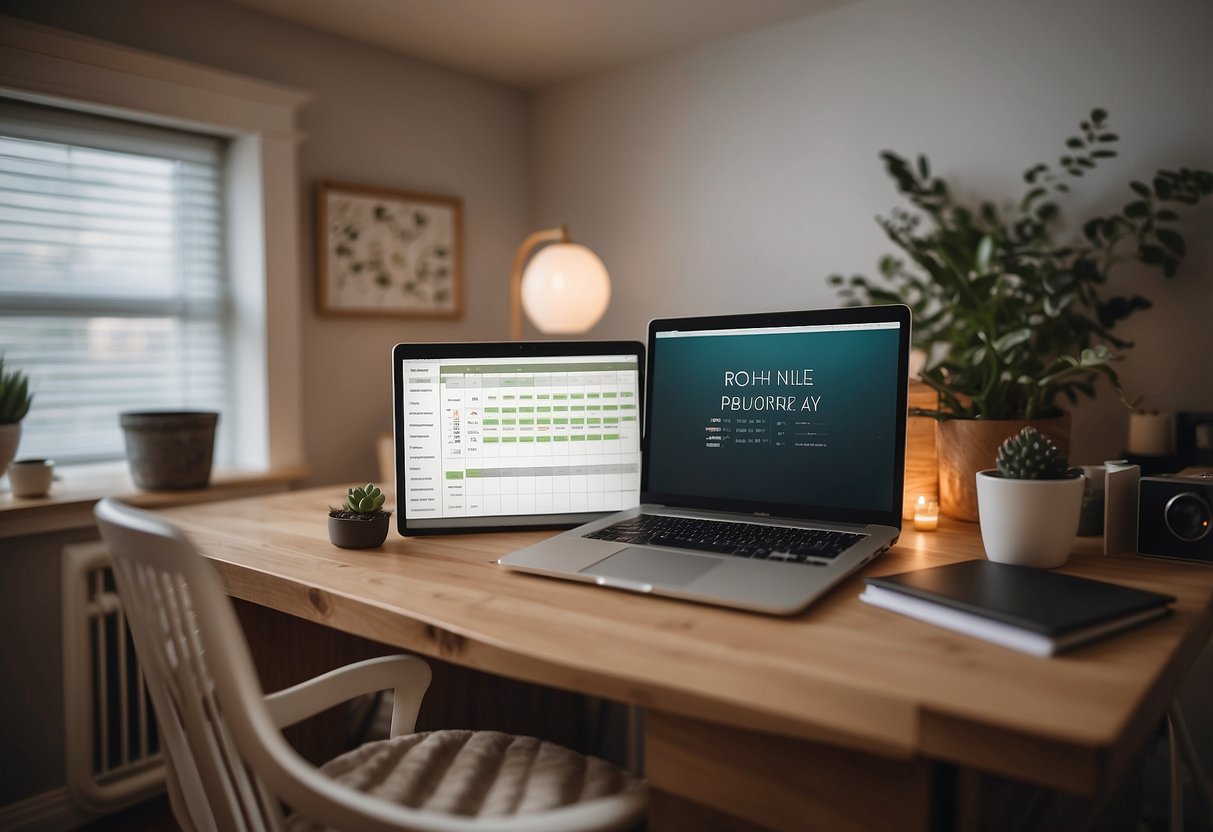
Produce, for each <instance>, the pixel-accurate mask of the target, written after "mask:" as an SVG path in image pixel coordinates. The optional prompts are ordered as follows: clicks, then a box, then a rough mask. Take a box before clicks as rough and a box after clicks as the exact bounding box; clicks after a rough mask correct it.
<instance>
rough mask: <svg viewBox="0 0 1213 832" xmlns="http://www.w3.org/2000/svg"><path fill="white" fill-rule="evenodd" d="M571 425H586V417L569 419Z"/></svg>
mask: <svg viewBox="0 0 1213 832" xmlns="http://www.w3.org/2000/svg"><path fill="white" fill-rule="evenodd" d="M569 424H570V425H584V424H585V419H569Z"/></svg>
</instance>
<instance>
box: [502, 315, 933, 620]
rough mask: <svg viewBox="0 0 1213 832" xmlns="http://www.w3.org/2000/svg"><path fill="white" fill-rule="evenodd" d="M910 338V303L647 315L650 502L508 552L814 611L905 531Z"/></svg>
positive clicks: (546, 566) (515, 559)
mask: <svg viewBox="0 0 1213 832" xmlns="http://www.w3.org/2000/svg"><path fill="white" fill-rule="evenodd" d="M909 340H910V310H909V309H908V308H906V307H905V306H877V307H856V308H850V309H826V310H815V311H808V312H781V313H775V314H763V315H727V316H717V317H705V318H680V319H679V318H676V319H668V320H656V321H653V322H651V323H650V324H649V335H648V357H647V365H648V373H647V383H646V395H645V397H644V414H645V416H644V428H645V430H644V445H643V454H642V465H641V503H642V504H641V505H640V506H638V507H636V508H631V509H626V510H624V511H620V512H617V513H615V514H611V515H609V516H607V517H604V518H603V519H601V520H596V521H593V522H591V523H587V524H585V525H583V526H579V527H577V528H575V529H571V530H569V531H566V532H564V533H563V534H560V535H557V536H555V537H552V538H549V539H548V540H545V541H543V542H541V543H538V544H535V545H534V546H529V547H527V548H525V549H522V550H521V551H518V552H514V553H513V554H510V555H506V556H505V557H503V558H501V559H500V560H499V561H498V562H499V563H500V564H501V565H502V566H505V567H507V568H509V569H515V570H519V571H523V572H531V573H535V574H539V575H549V576H554V577H560V578H569V579H572V580H578V581H586V582H592V583H596V584H598V585H600V586H604V587H611V588H615V589H621V590H627V591H631V592H641V593H652V594H654V595H666V596H670V597H673V598H683V599H687V600H691V601H700V602H706V603H712V604H721V605H725V606H730V607H738V608H741V609H747V610H755V611H759V612H766V613H777V614H791V613H795V612H798V611H800V610H802V609H804V608H805V607H806V606H807V605H808V604H809V603H811V602H812V601H813V600H814V599H816V598H818V597H820V596H821V595H822V594H824V593H825V592H826V591H827V590H829V589H830V587H832V586H834V585H835V584H837V583H838V582H839V581H841V580H842V579H843V578H844V577H846V576H847V575H848V574H850V573H852V572H854V571H855V570H856V569H858V568H859V567H861V566H863V565H864V564H865V563H867V562H869V561H871V560H872V559H874V558H875V557H877V556H878V555H879V554H880V553H881V552H883V551H885V550H886V549H888V548H889V547H890V546H892V545H893V543H895V542H896V540H897V537H898V535H899V534H900V532H901V498H902V485H903V479H904V475H905V429H906V383H907V364H908V356H909Z"/></svg>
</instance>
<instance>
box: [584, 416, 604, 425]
mask: <svg viewBox="0 0 1213 832" xmlns="http://www.w3.org/2000/svg"><path fill="white" fill-rule="evenodd" d="M585 423H586V424H587V425H601V424H602V420H601V419H599V418H598V417H597V416H587V417H586V420H585Z"/></svg>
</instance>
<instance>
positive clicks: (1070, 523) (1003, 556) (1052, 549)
mask: <svg viewBox="0 0 1213 832" xmlns="http://www.w3.org/2000/svg"><path fill="white" fill-rule="evenodd" d="M1082 485H1083V478H1082V477H1072V478H1069V479H1064V480H1012V479H1006V478H1004V477H1000V476H998V472H997V471H996V470H994V469H990V470H987V471H979V472H978V473H977V505H978V512H979V514H980V522H981V540H982V543H984V544H985V547H986V557H988V558H989V559H990V560H992V561H997V562H998V563H1011V564H1016V565H1018V566H1035V567H1037V568H1039V569H1053V568H1055V567H1058V566H1061V565H1062V564H1063V563H1065V562H1066V561H1067V560H1068V559H1069V557H1070V551H1071V550H1072V549H1073V548H1074V539H1075V538H1076V537H1077V536H1078V518H1079V515H1080V514H1081V513H1082Z"/></svg>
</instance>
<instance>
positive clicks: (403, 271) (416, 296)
mask: <svg viewBox="0 0 1213 832" xmlns="http://www.w3.org/2000/svg"><path fill="white" fill-rule="evenodd" d="M316 198H317V212H316V213H317V234H316V238H317V241H318V248H319V251H318V252H317V258H316V263H317V277H318V282H319V291H318V300H319V311H320V314H322V315H355V316H359V315H363V316H384V317H437V318H457V317H459V316H460V315H461V314H462V313H463V205H462V202H461V201H460V200H459V199H458V198H457V197H451V196H435V195H433V194H419V193H412V192H409V191H397V190H389V189H387V188H373V187H367V186H363V185H350V184H346V183H340V182H321V183H320V184H319V186H318V188H317V193H316Z"/></svg>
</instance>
